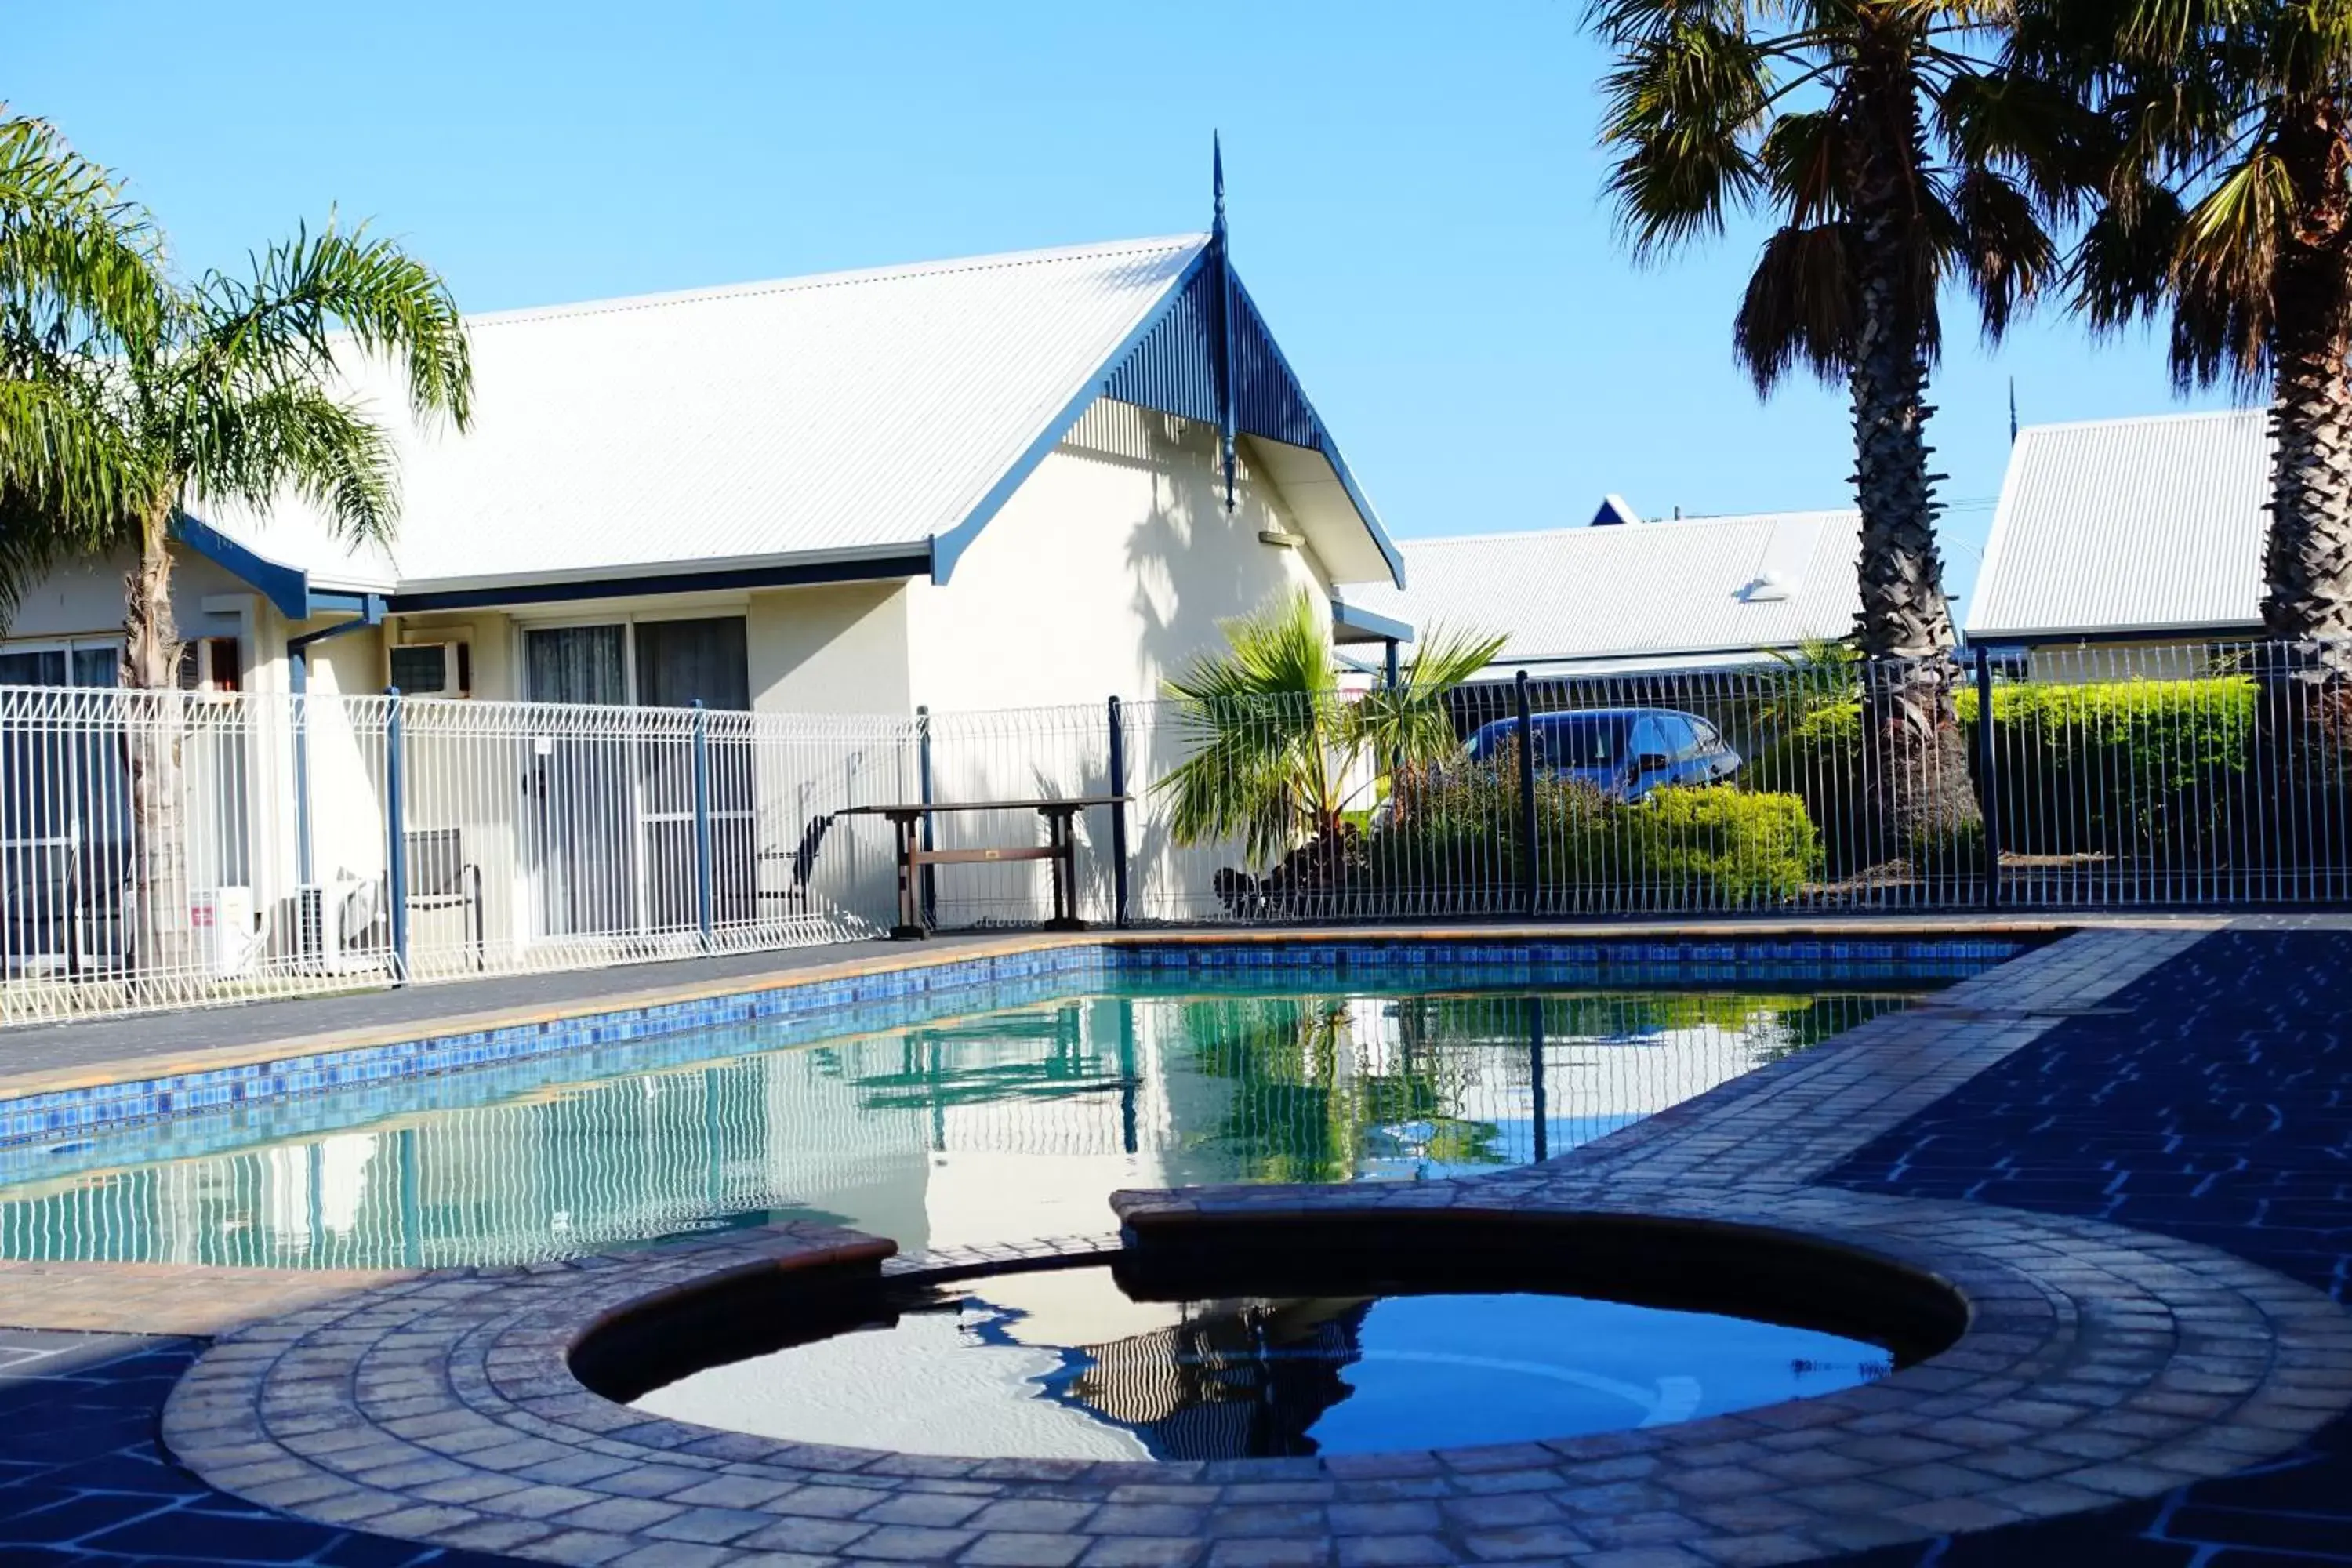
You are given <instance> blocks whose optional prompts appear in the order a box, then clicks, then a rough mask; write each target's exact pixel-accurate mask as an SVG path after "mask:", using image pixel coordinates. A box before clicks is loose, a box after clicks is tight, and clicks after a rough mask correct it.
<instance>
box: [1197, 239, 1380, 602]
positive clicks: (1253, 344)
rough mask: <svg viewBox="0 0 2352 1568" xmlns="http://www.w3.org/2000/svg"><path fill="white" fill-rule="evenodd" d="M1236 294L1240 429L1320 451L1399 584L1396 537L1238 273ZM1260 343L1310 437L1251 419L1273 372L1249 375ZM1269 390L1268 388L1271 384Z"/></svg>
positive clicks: (1287, 407) (1289, 410) (1254, 367)
mask: <svg viewBox="0 0 2352 1568" xmlns="http://www.w3.org/2000/svg"><path fill="white" fill-rule="evenodd" d="M1234 299H1235V300H1236V301H1237V302H1238V303H1239V304H1240V306H1241V315H1240V320H1239V322H1238V325H1240V326H1241V327H1242V328H1243V329H1244V342H1243V343H1242V344H1240V345H1239V346H1240V348H1241V351H1242V352H1241V360H1242V363H1241V366H1240V370H1241V381H1242V396H1241V416H1242V428H1243V429H1244V430H1247V431H1248V432H1249V433H1250V434H1251V435H1253V436H1263V437H1266V438H1267V439H1269V440H1275V441H1284V442H1287V443H1288V444H1289V445H1290V446H1293V447H1312V448H1313V449H1314V450H1316V451H1318V452H1320V453H1322V454H1323V459H1324V461H1326V462H1328V463H1329V464H1330V465H1331V471H1332V472H1333V473H1334V474H1336V475H1338V476H1339V488H1340V489H1343V490H1346V491H1347V492H1348V500H1349V502H1350V503H1351V504H1352V505H1353V506H1354V507H1355V509H1356V515H1357V516H1358V517H1360V518H1362V519H1363V520H1364V527H1365V528H1366V529H1368V530H1369V531H1370V533H1371V536H1372V542H1373V543H1374V544H1375V545H1377V546H1379V548H1380V552H1381V559H1382V560H1384V561H1386V562H1387V563H1389V577H1390V580H1391V582H1393V583H1394V584H1396V585H1397V586H1398V587H1400V588H1402V587H1403V586H1404V553H1403V552H1402V551H1400V550H1398V549H1397V547H1396V541H1394V540H1392V539H1391V538H1390V537H1389V531H1388V530H1387V529H1386V528H1383V527H1382V526H1381V514H1380V513H1379V512H1377V511H1374V510H1372V503H1371V501H1370V500H1369V499H1367V498H1366V496H1365V495H1364V492H1363V489H1362V487H1360V486H1359V485H1358V484H1357V483H1356V476H1355V474H1354V473H1353V472H1351V471H1350V470H1349V468H1348V460H1347V459H1346V458H1342V457H1341V456H1339V442H1337V441H1335V440H1333V439H1332V437H1331V431H1330V428H1329V426H1326V425H1325V424H1324V423H1323V419H1322V416H1320V415H1318V414H1317V413H1316V412H1315V405H1314V404H1313V403H1311V402H1310V401H1308V399H1307V389H1306V388H1305V387H1304V386H1302V385H1300V384H1299V381H1298V373H1297V371H1295V370H1293V369H1291V368H1290V360H1289V358H1288V357H1287V356H1286V355H1285V354H1284V353H1283V352H1282V345H1281V344H1280V343H1277V342H1275V341H1274V333H1273V331H1270V330H1269V329H1268V328H1267V326H1266V324H1265V317H1264V316H1261V315H1260V314H1258V309H1257V301H1256V300H1253V299H1251V298H1250V291H1249V287H1248V285H1246V284H1244V282H1243V281H1242V280H1241V279H1240V278H1239V277H1238V276H1236V277H1235V278H1234ZM1252 340H1254V341H1252ZM1261 346H1262V348H1263V352H1264V353H1265V355H1266V356H1267V357H1268V358H1270V359H1271V360H1272V362H1273V368H1274V369H1276V370H1278V371H1279V372H1280V373H1281V376H1280V390H1281V391H1282V392H1285V393H1287V394H1288V397H1289V399H1295V400H1296V402H1295V403H1291V402H1289V401H1288V400H1285V402H1284V404H1283V405H1282V406H1283V408H1284V411H1285V413H1286V414H1287V415H1290V416H1294V417H1303V424H1301V425H1299V426H1295V427H1296V428H1297V429H1298V431H1299V433H1300V434H1302V435H1307V436H1309V437H1311V439H1307V440H1303V441H1302V440H1292V439H1291V438H1290V437H1287V436H1286V435H1284V434H1283V433H1282V431H1281V430H1279V429H1264V430H1262V429H1259V428H1257V427H1256V426H1255V424H1253V422H1252V420H1251V414H1252V412H1253V408H1252V405H1253V402H1254V399H1253V397H1252V394H1253V392H1255V390H1256V389H1257V388H1258V387H1260V386H1266V385H1268V384H1269V383H1270V382H1271V380H1272V378H1271V377H1262V376H1257V375H1254V374H1252V373H1253V372H1254V371H1256V370H1257V369H1258V366H1257V365H1256V364H1255V363H1252V359H1251V355H1252V353H1254V352H1255V351H1256V350H1258V349H1259V348H1260V347H1261ZM1269 390H1271V388H1270V387H1269Z"/></svg>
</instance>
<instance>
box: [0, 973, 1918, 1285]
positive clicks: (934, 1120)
mask: <svg viewBox="0 0 2352 1568" xmlns="http://www.w3.org/2000/svg"><path fill="white" fill-rule="evenodd" d="M1414 979H1415V982H1416V984H1414V985H1413V986H1412V989H1409V990H1394V991H1391V990H1384V989H1382V988H1381V987H1380V986H1379V985H1378V984H1355V985H1351V986H1349V987H1346V988H1332V989H1328V990H1327V989H1320V988H1314V989H1309V988H1306V987H1302V986H1299V985H1297V984H1269V983H1267V982H1265V981H1264V980H1257V981H1247V980H1241V979H1234V980H1230V981H1223V982H1220V983H1218V984H1215V985H1213V986H1212V985H1210V984H1206V983H1205V982H1204V980H1203V977H1202V976H1199V975H1177V976H1171V977H1169V978H1168V979H1167V980H1166V981H1156V980H1149V981H1148V980H1121V981H1118V982H1117V983H1114V984H1111V985H1110V986H1109V987H1108V988H1107V989H1103V990H1099V991H1097V994H1088V995H1083V996H1077V997H1066V998H1062V999H1058V1000H1053V1001H1047V1002H1028V1003H1024V1004H1023V1005H1012V1006H1003V1007H998V1008H995V1009H993V1010H989V1011H981V1012H974V1013H970V1014H967V1015H965V1016H957V1017H950V1018H942V1019H939V1020H937V1021H933V1022H929V1023H923V1024H919V1025H916V1026H905V1027H896V1028H889V1029H884V1030H881V1031H878V1032H874V1033H868V1034H863V1035H855V1036H847V1037H834V1038H827V1039H822V1040H819V1041H817V1042H815V1043H793V1041H792V1040H791V1039H790V1038H789V1035H788V1031H786V1030H783V1029H781V1028H779V1027H778V1026H773V1025H770V1024H766V1023H761V1024H747V1025H742V1026H732V1027H728V1028H719V1029H706V1030H702V1031H699V1032H696V1033H692V1034H686V1035H680V1036H675V1037H666V1038H662V1039H659V1040H654V1041H646V1042H631V1043H629V1044H628V1045H626V1046H625V1047H612V1048H610V1049H606V1048H598V1049H596V1050H592V1051H587V1052H583V1053H577V1054H572V1055H568V1056H562V1057H553V1058H537V1059H534V1060H530V1061H526V1062H521V1063H514V1064H508V1065H505V1066H501V1067H499V1068H483V1069H476V1070H471V1071H467V1072H460V1073H451V1074H445V1075H441V1076H437V1077H429V1078H419V1079H406V1080H399V1081H394V1082H391V1083H386V1084H382V1085H376V1086H372V1087H368V1088H364V1089H342V1090H337V1091H334V1092H330V1093H324V1094H317V1095H311V1096H307V1097H301V1098H294V1099H287V1100H274V1101H265V1102H260V1103H256V1104H247V1105H244V1106H239V1107H235V1108H231V1109H224V1110H216V1111H211V1112H202V1113H188V1114H181V1115H176V1116H174V1117H173V1118H171V1119H170V1120H168V1121H163V1122H160V1123H153V1124H149V1125H144V1126H136V1127H130V1128H124V1129H120V1130H117V1131H110V1132H103V1133H100V1134H97V1135H95V1136H92V1137H89V1138H85V1139H78V1140H75V1141H72V1142H60V1143H56V1144H52V1145H48V1146H37V1145H16V1146H12V1147H9V1148H5V1149H0V1257H5V1258H40V1259H68V1258H70V1259H85V1258H96V1259H123V1260H134V1261H159V1262H184V1263H207V1264H235V1265H247V1266H268V1267H285V1268H420V1267H446V1266H457V1265H466V1264H485V1263H499V1262H520V1261H530V1260H534V1259H539V1258H551V1257H562V1256H570V1255H576V1254H579V1253H583V1252H587V1251H593V1250H599V1249H604V1248H607V1247H614V1246H616V1245H624V1244H628V1243H632V1242H638V1241H644V1240H648V1239H651V1238H656V1237H662V1236H666V1235H673V1234H677V1233H679V1232H681V1231H692V1230H697V1229H709V1228H713V1227H718V1226H734V1225H749V1224H757V1223H761V1222H762V1221H765V1220H767V1219H769V1218H771V1217H803V1218H820V1219H827V1220H832V1221H835V1222H837V1223H841V1224H845V1225H848V1226H855V1227H856V1228H858V1229H861V1230H866V1231H869V1232H873V1233H875V1234H878V1235H882V1236H887V1237H891V1238H893V1239H895V1240H897V1241H898V1243H899V1244H900V1245H901V1246H902V1247H910V1248H917V1247H940V1246H955V1245H979V1244H986V1243H994V1242H1007V1241H1022V1240H1032V1239H1036V1238H1039V1237H1057V1236H1079V1235H1095V1234H1099V1233H1101V1232H1104V1231H1106V1230H1108V1229H1109V1228H1110V1227H1111V1225H1112V1219H1111V1215H1110V1211H1109V1209H1108V1204H1107V1199H1108V1196H1109V1194H1111V1193H1113V1192H1114V1191H1116V1190H1118V1189H1119V1188H1122V1187H1159V1186H1177V1185H1186V1184H1204V1183H1225V1182H1305V1183H1333V1182H1355V1181H1412V1180H1420V1179H1427V1178H1432V1177H1439V1176H1447V1175H1453V1174H1457V1173H1465V1172H1475V1171H1483V1170H1492V1169H1495V1168H1497V1167H1502V1166H1507V1165H1515V1164H1521V1163H1527V1162H1529V1161H1533V1160H1540V1159H1544V1158H1546V1157H1548V1156H1550V1155H1553V1154H1558V1153H1559V1152H1563V1151H1565V1150H1568V1149H1570V1148H1572V1147H1574V1146H1576V1145H1577V1144H1580V1143H1582V1142H1587V1141H1589V1140H1591V1139H1593V1138H1596V1137H1599V1136H1601V1135H1602V1134H1604V1133H1607V1132H1610V1131H1614V1130H1615V1129H1617V1128H1619V1127H1622V1126H1624V1125H1626V1124H1627V1123H1629V1122H1632V1121H1638V1120H1639V1119H1641V1118H1642V1117H1643V1116H1646V1115H1649V1114H1651V1113H1652V1112H1654V1111H1656V1110H1662V1109H1664V1107H1666V1106H1669V1105H1673V1104H1675V1103H1676V1102H1678V1101H1681V1100H1686V1099H1688V1098H1689V1097H1691V1096H1692V1095H1695V1094H1697V1093H1700V1092H1702V1091H1703V1090H1705V1089H1709V1088H1711V1087H1713V1086H1714V1085H1716V1084H1718V1083H1721V1082H1723V1081H1724V1080H1726V1079H1730V1078H1734V1077H1736V1076H1738V1075H1739V1074H1741V1073H1744V1072H1747V1071H1748V1070H1750V1069H1751V1068H1755V1067H1757V1066H1758V1065H1759V1064H1761V1063H1764V1062H1767V1061H1770V1060H1772V1059H1774V1058H1779V1057H1782V1056H1786V1055H1788V1054H1790V1053H1791V1052H1795V1051H1799V1050H1802V1049H1804V1048H1805V1047H1809V1046H1811V1045H1813V1044H1815V1043H1816V1042H1818V1041H1820V1040H1822V1039H1825V1038H1827V1037H1830V1036H1832V1035H1834V1034H1836V1033H1838V1032H1839V1031H1841V1030H1843V1029H1846V1028H1850V1027H1852V1026H1855V1025H1857V1024H1860V1023H1862V1022H1864V1021H1866V1020H1867V1019H1869V1018H1872V1017H1874V1016H1879V1015H1880V1014H1883V1013H1886V1012H1889V1011H1893V1010H1895V1009H1898V1008H1901V1007H1904V1006H1906V1005H1908V1004H1909V1003H1910V1001H1911V1000H1913V999H1914V998H1915V997H1916V995H1917V994H1919V993H1917V992H1916V991H1909V992H1906V991H1904V990H1900V989H1886V990H1880V989H1866V988H1860V987H1852V988H1843V989H1827V990H1818V991H1803V990H1781V989H1777V988H1776V989H1772V990H1763V989H1752V988H1751V989H1737V988H1732V989H1717V990H1694V989H1660V990H1625V991H1610V992H1590V991H1579V992H1566V991H1527V990H1512V989H1496V988H1494V983H1493V981H1492V978H1491V977H1490V976H1483V975H1481V974H1480V973H1477V972H1476V971H1475V970H1472V971H1465V972H1464V973H1461V974H1459V975H1449V974H1444V973H1435V974H1432V973H1426V972H1424V973H1421V974H1417V975H1416V976H1415V977H1414ZM1482 987H1484V988H1482Z"/></svg>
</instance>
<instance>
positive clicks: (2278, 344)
mask: <svg viewBox="0 0 2352 1568" xmlns="http://www.w3.org/2000/svg"><path fill="white" fill-rule="evenodd" d="M2346 131H2347V124H2346V120H2345V116H2344V115H2343V114H2342V113H2341V112H2340V111H2338V110H2337V109H2336V106H2335V105H2334V103H2333V102H2332V101H2327V100H2320V101H2315V102H2313V103H2310V104H2307V105H2306V106H2305V113H2304V116H2303V117H2302V118H2301V119H2300V120H2298V121H2295V122H2294V123H2291V124H2289V125H2288V126H2286V127H2284V129H2283V131H2282V133H2281V134H2280V136H2279V139H2278V154H2279V157H2280V160H2281V162H2282V163H2284V164H2285V166H2286V170H2287V174H2288V178H2289V180H2290V181H2291V182H2292V183H2293V184H2294V189H2295V192H2296V193H2297V195H2298V196H2299V197H2300V202H2299V206H2298V210H2297V212H2296V214H2295V222H2294V226H2293V229H2292V231H2291V232H2290V233H2289V234H2288V236H2287V237H2286V238H2285V240H2284V243H2283V244H2282V245H2281V246H2280V247H2279V257H2278V262H2277V270H2276V271H2275V273H2274V274H2273V281H2272V289H2273V295H2272V301H2271V304H2272V310H2273V316H2272V321H2273V327H2272V340H2271V347H2272V353H2273V366H2274V384H2273V390H2272V395H2271V438H2272V454H2271V526H2270V532H2269V534H2268V536H2267V538H2266V539H2265V541H2264V542H2263V630H2264V631H2265V632H2266V633H2268V634H2269V635H2270V636H2271V637H2273V638H2275V639H2278V642H2277V645H2276V646H2274V647H2272V648H2271V649H2269V650H2267V654H2268V657H2267V658H2265V659H2264V660H2263V671H2262V673H2263V682H2262V692H2263V697H2262V708H2261V710H2260V715H2259V718H2258V720H2257V726H2258V727H2257V740H2256V746H2257V754H2258V755H2259V756H2260V757H2261V758H2262V765H2263V771H2264V772H2265V773H2268V775H2269V777H2270V780H2271V784H2272V794H2273V816H2274V820H2275V821H2276V822H2277V823H2278V824H2279V825H2280V826H2279V830H2278V831H2277V832H2274V833H2273V834H2270V835H2268V836H2266V837H2267V838H2268V840H2269V842H2268V843H2267V844H2266V845H2265V846H2264V848H2265V849H2266V850H2267V852H2268V854H2269V856H2270V858H2272V859H2273V862H2274V864H2275V865H2276V866H2277V867H2278V868H2282V869H2284V870H2286V871H2288V872H2290V873H2301V872H2308V871H2310V870H2312V869H2313V868H2319V867H2327V868H2342V866H2343V865H2344V861H2345V857H2346V854H2347V848H2352V847H2347V845H2346V844H2345V843H2344V842H2343V835H2342V833H2341V832H2340V830H2339V829H2338V828H2337V827H2336V824H2338V823H2339V822H2340V821H2342V819H2343V813H2342V810H2341V809H2340V802H2339V800H2338V799H2337V798H2336V797H2338V796H2339V795H2340V794H2341V792H2342V790H2343V788H2344V786H2345V784H2346V773H2347V761H2352V679H2347V678H2352V388H2347V386H2346V384H2345V373H2346V364H2347V357H2352V208H2348V207H2347V201H2346V196H2345V183H2346V153H2345V141H2344V139H2345V133H2346ZM2291 886H2294V887H2296V888H2297V890H2301V891H2305V892H2309V891H2313V890H2315V889H2313V888H2311V887H2310V886H2308V885H2297V884H2291ZM2319 890H2320V891H2322V893H2323V896H2334V895H2335V893H2336V889H2333V888H2329V889H2319Z"/></svg>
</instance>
